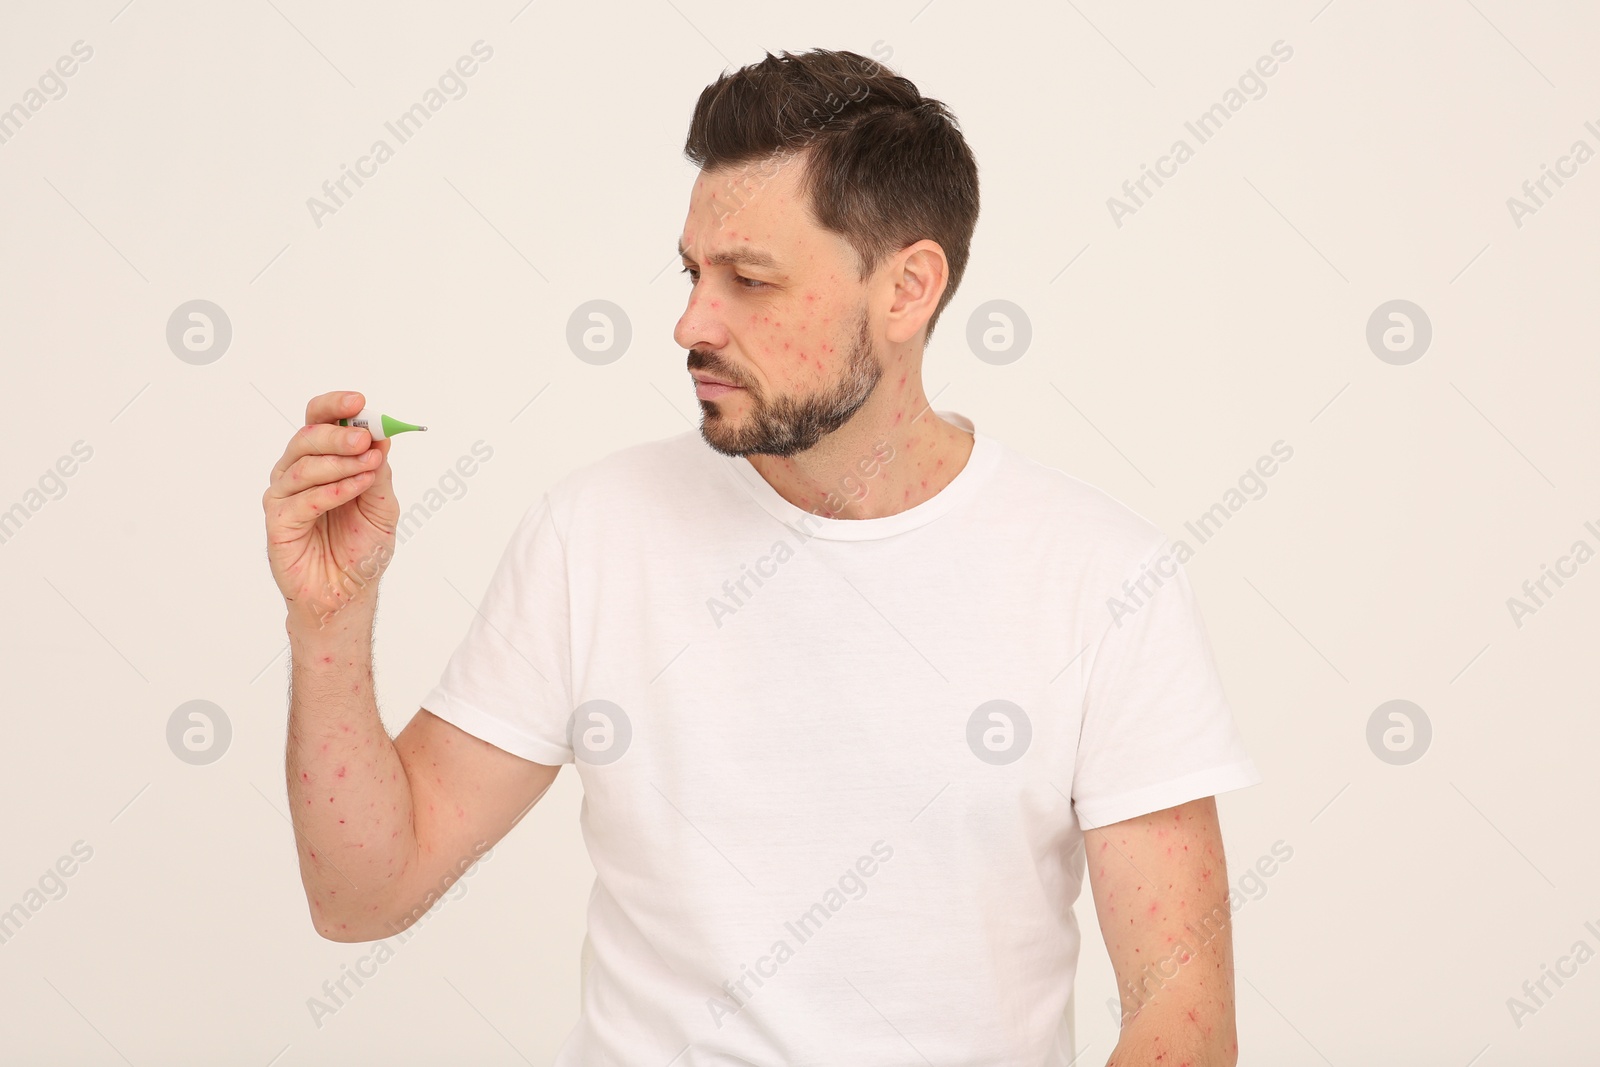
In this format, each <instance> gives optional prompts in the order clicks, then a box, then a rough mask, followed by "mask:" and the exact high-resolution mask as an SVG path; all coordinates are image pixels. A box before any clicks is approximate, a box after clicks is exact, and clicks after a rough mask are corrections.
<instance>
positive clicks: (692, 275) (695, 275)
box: [678, 267, 767, 289]
mask: <svg viewBox="0 0 1600 1067" xmlns="http://www.w3.org/2000/svg"><path fill="white" fill-rule="evenodd" d="M678 273H679V274H687V275H688V276H689V284H691V285H693V284H694V283H695V282H698V281H699V280H700V272H699V271H697V270H695V269H694V268H693V267H684V268H683V269H682V270H680V271H679V272H678ZM733 280H734V281H736V282H744V283H748V284H746V285H744V286H743V288H745V289H760V288H762V287H763V286H765V285H766V284H767V283H766V282H763V281H757V280H756V279H755V278H746V277H745V276H744V275H742V274H735V275H734V276H733Z"/></svg>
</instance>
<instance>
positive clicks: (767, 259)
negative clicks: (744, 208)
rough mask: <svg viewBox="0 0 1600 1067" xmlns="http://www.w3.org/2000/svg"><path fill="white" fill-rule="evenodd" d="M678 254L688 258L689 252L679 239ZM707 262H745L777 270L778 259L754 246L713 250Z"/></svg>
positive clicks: (725, 264) (726, 264) (721, 264)
mask: <svg viewBox="0 0 1600 1067" xmlns="http://www.w3.org/2000/svg"><path fill="white" fill-rule="evenodd" d="M678 256H679V258H681V259H687V258H688V257H689V253H688V252H686V251H684V248H683V240H682V238H679V240H678ZM706 262H707V263H709V264H710V265H711V266H713V267H733V266H738V265H740V264H745V265H747V266H751V267H765V268H767V269H768V270H777V269H778V261H777V260H776V259H774V258H772V256H771V255H770V254H768V253H766V252H762V251H759V250H757V249H753V248H735V249H733V250H732V251H729V252H713V253H711V255H709V256H707V257H706Z"/></svg>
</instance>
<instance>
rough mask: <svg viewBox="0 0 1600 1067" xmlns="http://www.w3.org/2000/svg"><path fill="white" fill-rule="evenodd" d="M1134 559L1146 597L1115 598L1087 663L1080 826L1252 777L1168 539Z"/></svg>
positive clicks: (1077, 798) (1075, 783) (1255, 777)
mask: <svg viewBox="0 0 1600 1067" xmlns="http://www.w3.org/2000/svg"><path fill="white" fill-rule="evenodd" d="M1143 562H1144V563H1147V564H1148V570H1145V569H1144V568H1143V567H1140V568H1137V569H1136V570H1135V571H1134V574H1135V576H1137V575H1139V574H1141V573H1145V574H1149V575H1151V578H1150V579H1149V580H1147V581H1145V583H1144V586H1145V589H1146V590H1148V595H1145V594H1143V593H1139V592H1138V591H1137V588H1136V587H1134V588H1135V593H1134V595H1127V594H1124V595H1122V596H1121V597H1119V598H1118V601H1117V603H1116V605H1114V611H1113V612H1111V613H1110V614H1112V615H1113V617H1114V621H1112V622H1111V623H1110V624H1109V625H1108V627H1107V630H1106V633H1105V636H1104V637H1103V638H1102V639H1101V641H1100V644H1099V648H1098V649H1097V650H1096V652H1095V653H1094V660H1093V663H1092V664H1091V666H1090V668H1089V680H1088V686H1087V690H1086V693H1085V697H1084V711H1083V724H1082V730H1081V732H1080V735H1079V740H1078V754H1077V765H1076V768H1075V769H1074V773H1073V779H1072V803H1073V808H1074V810H1075V811H1076V813H1077V816H1078V824H1079V826H1080V827H1081V828H1083V829H1085V830H1088V829H1094V828H1096V827H1100V826H1106V825H1108V824H1110V823H1114V822H1121V821H1122V820H1124V819H1132V818H1134V817H1136V816H1139V815H1147V814H1149V813H1150V812H1152V811H1160V810H1162V809H1163V808H1170V807H1174V806H1176V805H1178V804H1183V803H1187V802H1188V801H1191V800H1198V799H1200V798H1201V797H1207V796H1212V795H1214V794H1216V793H1221V792H1226V791H1228V790H1230V789H1239V788H1242V787H1244V786H1248V785H1255V784H1256V783H1257V782H1260V781H1261V774H1260V772H1259V771H1258V770H1257V769H1256V767H1255V764H1254V763H1253V762H1252V761H1251V759H1250V756H1249V754H1248V753H1247V752H1246V751H1245V748H1244V742H1243V739H1242V738H1241V737H1240V735H1239V731H1238V728H1237V726H1236V725H1235V723H1234V721H1233V713H1232V710H1231V708H1230V707H1229V705H1228V701H1227V698H1226V696H1225V695H1224V693H1223V690H1222V679H1221V677H1220V676H1219V675H1218V673H1217V667H1216V663H1215V660H1214V658H1213V656H1212V650H1211V642H1210V638H1209V637H1208V635H1207V633H1206V628H1205V622H1204V620H1203V619H1202V618H1201V616H1200V609H1199V605H1198V603H1197V602H1196V600H1195V595H1194V590H1193V589H1192V588H1191V587H1190V585H1189V578H1188V575H1187V574H1186V573H1185V571H1184V569H1183V565H1182V564H1181V563H1179V562H1178V561H1177V557H1176V556H1175V554H1174V553H1173V552H1172V550H1171V548H1170V547H1169V546H1163V548H1162V549H1161V550H1159V551H1157V552H1153V553H1151V554H1149V555H1147V556H1145V557H1144V558H1143ZM1156 579H1159V580H1160V583H1161V584H1159V585H1155V584H1154V583H1155V580H1156Z"/></svg>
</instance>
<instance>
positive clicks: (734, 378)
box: [688, 350, 745, 386]
mask: <svg viewBox="0 0 1600 1067" xmlns="http://www.w3.org/2000/svg"><path fill="white" fill-rule="evenodd" d="M688 364H689V369H690V370H691V371H697V370H698V371H704V372H705V373H707V374H710V375H714V376H715V377H718V378H721V379H723V380H725V381H728V382H732V383H733V384H734V385H739V386H742V385H744V384H745V382H744V376H743V375H741V374H738V373H736V372H734V371H733V370H731V369H730V368H728V367H727V366H726V365H725V364H723V362H722V361H721V360H719V359H717V358H715V357H714V356H711V355H708V354H706V353H704V352H697V351H693V350H691V351H690V352H689V359H688Z"/></svg>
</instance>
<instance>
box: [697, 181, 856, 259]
mask: <svg viewBox="0 0 1600 1067" xmlns="http://www.w3.org/2000/svg"><path fill="white" fill-rule="evenodd" d="M800 169H801V164H800V162H799V160H798V158H797V157H795V156H793V155H791V156H789V157H773V158H769V159H763V160H755V161H752V162H749V163H744V164H739V165H737V166H733V167H724V168H719V169H716V170H702V171H700V172H699V173H698V174H697V175H695V180H694V186H693V188H692V189H691V191H690V196H689V212H688V216H687V218H686V219H685V221H684V228H683V234H682V235H681V236H680V237H679V238H678V250H679V252H680V253H686V254H688V255H690V256H692V257H695V258H696V259H701V260H703V261H704V262H707V263H719V262H723V261H726V257H727V256H728V255H730V254H731V255H732V256H734V257H735V258H737V259H741V260H743V261H745V262H750V263H760V262H761V260H762V259H765V260H767V262H766V263H765V265H767V266H776V265H777V263H776V262H775V257H774V255H773V254H772V253H777V258H782V257H783V252H784V251H793V250H794V248H795V247H796V246H799V245H812V246H814V245H815V244H816V243H818V241H819V238H821V237H824V236H826V233H825V231H823V230H822V229H821V228H820V227H818V226H817V225H816V224H815V222H813V221H812V219H811V214H810V212H809V210H807V207H806V204H805V202H804V197H803V195H802V194H801V191H800V189H799V178H800Z"/></svg>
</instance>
